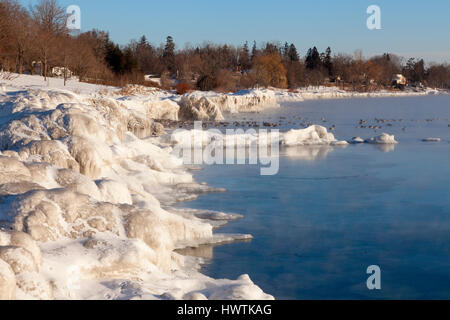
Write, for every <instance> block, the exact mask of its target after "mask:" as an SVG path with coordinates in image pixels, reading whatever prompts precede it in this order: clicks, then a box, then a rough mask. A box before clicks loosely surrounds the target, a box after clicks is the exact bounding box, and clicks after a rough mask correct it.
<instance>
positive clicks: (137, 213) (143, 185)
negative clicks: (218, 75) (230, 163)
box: [0, 76, 429, 299]
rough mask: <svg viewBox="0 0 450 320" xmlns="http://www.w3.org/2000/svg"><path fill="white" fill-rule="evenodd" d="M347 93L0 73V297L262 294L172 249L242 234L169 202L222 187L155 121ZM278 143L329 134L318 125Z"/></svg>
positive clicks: (216, 216) (329, 138)
mask: <svg viewBox="0 0 450 320" xmlns="http://www.w3.org/2000/svg"><path fill="white" fill-rule="evenodd" d="M428 93H429V92H424V93H414V94H428ZM379 94H380V95H383V94H386V95H391V93H379ZM345 95H347V93H343V92H339V91H337V90H335V89H328V88H326V89H324V88H323V89H319V90H318V91H312V92H310V89H304V90H303V91H301V92H300V93H289V92H287V91H281V90H278V91H274V90H251V91H245V92H239V93H236V94H226V95H223V94H215V93H199V92H195V93H192V94H189V95H186V96H182V97H180V96H176V95H174V94H173V93H170V92H166V91H161V90H157V89H150V88H142V87H128V88H126V89H119V88H112V87H104V86H98V85H92V84H86V83H79V82H77V81H69V82H68V84H67V86H66V87H64V86H63V81H62V79H53V78H50V79H48V81H47V82H46V81H44V80H43V78H41V77H38V76H17V77H13V79H10V80H4V79H3V80H1V82H0V228H1V229H0V299H272V298H273V297H272V296H270V295H268V294H265V293H264V292H263V291H262V290H261V289H260V288H259V287H258V286H256V285H255V284H254V283H253V282H252V281H251V280H250V278H249V277H248V276H247V275H243V276H241V277H239V279H237V280H216V279H211V278H209V277H206V276H204V275H202V274H201V273H199V272H198V266H199V264H200V263H201V262H202V261H201V260H199V259H198V258H192V257H184V256H182V255H180V254H178V253H176V252H175V250H176V249H182V248H186V247H195V246H199V245H202V244H208V243H220V242H229V241H233V240H235V239H250V238H251V236H250V235H224V234H216V233H215V232H213V231H214V230H215V228H216V227H217V226H220V225H223V223H226V222H228V221H231V220H233V219H236V218H239V215H229V214H225V213H220V212H219V213H218V212H214V211H207V212H205V211H195V210H192V209H190V210H180V209H174V208H172V207H171V206H172V205H173V204H175V203H178V202H180V201H185V200H190V199H194V198H195V197H197V196H198V195H199V194H201V193H206V192H219V191H223V190H214V189H213V188H211V187H209V186H207V185H203V184H199V183H197V182H196V181H194V179H193V177H192V174H191V173H190V172H189V171H188V170H187V168H186V167H184V166H183V164H182V161H181V159H179V158H176V157H175V156H173V155H172V153H171V152H172V147H173V145H172V144H168V143H164V142H165V141H166V140H167V136H164V128H163V127H162V126H161V125H160V124H158V123H156V122H154V121H153V119H168V120H179V119H181V120H183V119H189V120H192V119H193V120H198V119H201V120H211V119H212V120H220V119H223V117H224V114H226V113H237V112H243V111H245V112H248V111H257V110H261V109H262V108H272V107H279V105H278V103H279V102H282V101H288V100H289V101H292V100H295V99H297V100H299V101H301V100H302V99H312V98H335V97H337V96H342V97H344V96H345ZM348 96H350V94H348ZM346 97H347V96H346ZM191 133H192V132H191ZM191 133H189V132H188V133H187V134H188V135H189V134H191ZM155 136H159V137H162V138H154V137H155ZM282 141H283V143H285V144H294V145H303V144H335V143H338V142H337V141H336V140H335V139H334V136H333V135H332V134H330V133H328V132H327V131H326V129H325V128H323V127H319V126H313V127H311V128H308V129H305V130H303V131H302V130H294V131H292V132H288V133H286V134H285V135H284V136H283V140H282ZM372 142H375V143H395V140H394V137H390V136H382V137H380V138H379V139H378V140H377V139H374V140H373V141H372Z"/></svg>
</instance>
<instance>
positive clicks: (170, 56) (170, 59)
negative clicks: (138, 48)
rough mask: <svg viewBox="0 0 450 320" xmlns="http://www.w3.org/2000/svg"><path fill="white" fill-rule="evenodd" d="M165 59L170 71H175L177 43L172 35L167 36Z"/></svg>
mask: <svg viewBox="0 0 450 320" xmlns="http://www.w3.org/2000/svg"><path fill="white" fill-rule="evenodd" d="M163 61H164V64H165V65H166V67H167V70H169V71H170V72H175V69H176V68H175V43H174V41H173V38H172V37H171V36H168V37H167V40H166V45H165V47H164V52H163Z"/></svg>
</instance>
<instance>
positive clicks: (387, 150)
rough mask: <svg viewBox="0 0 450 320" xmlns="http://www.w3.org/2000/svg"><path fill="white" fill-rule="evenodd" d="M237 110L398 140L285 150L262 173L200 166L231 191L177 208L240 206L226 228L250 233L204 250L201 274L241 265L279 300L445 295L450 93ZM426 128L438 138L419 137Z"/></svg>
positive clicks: (228, 271)
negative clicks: (377, 274) (372, 275)
mask: <svg viewBox="0 0 450 320" xmlns="http://www.w3.org/2000/svg"><path fill="white" fill-rule="evenodd" d="M244 118H245V119H246V120H254V121H261V120H264V121H272V122H276V123H278V124H280V126H279V127H280V129H281V130H288V129H290V128H301V127H302V126H301V123H302V122H303V123H314V124H319V125H324V126H326V127H327V128H330V127H332V126H333V125H335V126H336V130H335V131H334V132H333V133H334V134H335V136H336V138H337V139H338V140H349V139H351V138H352V137H354V136H360V137H362V138H364V139H366V138H369V137H372V136H376V135H379V134H381V133H382V132H386V133H389V134H395V135H396V140H397V141H399V144H398V145H395V146H376V145H367V144H363V145H350V146H347V147H329V146H316V147H295V148H282V149H281V150H280V153H281V155H280V157H281V158H280V172H279V174H278V175H276V176H269V177H263V176H260V175H259V168H258V167H257V166H254V167H253V166H236V165H235V166H205V167H204V168H203V170H202V171H199V172H197V173H196V179H197V180H198V181H201V182H207V183H208V184H210V185H212V186H214V187H220V188H226V189H227V190H228V191H227V192H226V193H218V194H209V195H205V196H201V197H200V198H199V199H198V200H196V201H194V202H190V203H187V204H186V203H185V204H183V206H189V207H193V208H204V209H214V210H219V211H224V212H235V213H240V214H243V215H244V216H245V218H244V219H243V220H239V221H237V222H233V223H230V224H229V225H228V226H226V227H225V228H224V229H223V230H221V232H227V233H228V232H229V233H250V234H252V235H253V236H254V240H253V241H251V242H245V243H239V242H238V243H233V244H229V245H225V246H218V247H215V248H213V249H208V250H205V248H202V250H203V251H204V252H207V253H208V254H207V255H206V258H208V259H207V263H206V264H205V266H204V269H203V271H204V272H205V273H206V274H208V275H210V276H212V277H214V278H233V279H235V278H237V277H238V276H239V275H241V274H243V273H248V274H249V275H250V276H251V278H252V279H253V280H254V282H255V283H256V284H257V285H259V286H260V287H261V288H262V289H263V290H264V291H265V292H267V293H269V294H272V295H274V296H275V297H276V298H277V299H359V298H363V299H379V298H388V299H417V298H421V299H439V298H440V299H446V298H448V297H449V295H450V259H449V255H450V206H449V205H450V190H449V187H448V186H449V185H450V166H449V159H450V127H449V124H450V120H449V119H450V97H449V96H447V95H443V96H430V97H414V98H412V97H411V98H381V99H380V98H377V99H351V100H319V101H309V102H302V103H298V104H286V105H283V106H282V107H281V108H280V109H277V110H270V111H267V112H263V113H259V114H247V115H242V114H240V115H238V116H236V117H232V118H231V119H232V120H242V119H244ZM376 119H378V120H380V119H383V120H384V121H377V120H376ZM361 120H364V121H365V122H364V124H363V125H364V126H369V125H377V126H382V128H381V129H377V130H374V129H369V128H360V121H361ZM325 121H326V122H325ZM388 124H390V125H389V126H388ZM431 137H433V138H441V142H440V143H430V142H428V143H427V142H423V141H422V139H425V138H431ZM200 255H201V254H200ZM370 265H379V266H380V267H381V272H382V290H380V291H369V290H368V289H367V287H366V280H367V278H368V276H369V275H367V274H366V269H367V267H368V266H370Z"/></svg>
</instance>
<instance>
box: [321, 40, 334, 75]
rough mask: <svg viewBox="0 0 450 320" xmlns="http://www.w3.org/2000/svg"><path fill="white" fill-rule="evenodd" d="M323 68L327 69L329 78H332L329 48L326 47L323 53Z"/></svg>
mask: <svg viewBox="0 0 450 320" xmlns="http://www.w3.org/2000/svg"><path fill="white" fill-rule="evenodd" d="M323 66H324V67H325V69H327V71H328V75H329V76H330V77H331V76H333V61H332V58H331V48H330V47H328V48H327V50H326V51H325V57H324V60H323Z"/></svg>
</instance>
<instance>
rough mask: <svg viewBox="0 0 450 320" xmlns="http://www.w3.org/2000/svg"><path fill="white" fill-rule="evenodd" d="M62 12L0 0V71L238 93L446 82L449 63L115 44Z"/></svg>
mask: <svg viewBox="0 0 450 320" xmlns="http://www.w3.org/2000/svg"><path fill="white" fill-rule="evenodd" d="M66 21H67V15H66V13H65V10H64V8H63V7H61V6H60V5H59V4H58V2H57V0H40V1H39V2H38V3H37V4H36V5H34V6H32V7H30V8H24V7H23V6H21V5H20V4H19V3H18V1H17V0H0V70H5V71H9V72H16V73H29V74H35V73H39V74H40V75H42V76H44V77H49V76H52V75H53V74H52V70H53V68H54V67H58V68H62V69H63V70H64V76H65V77H66V70H70V71H71V72H73V74H74V75H76V76H77V77H79V79H80V81H87V82H95V83H103V84H110V85H124V84H127V83H136V84H147V85H156V84H154V83H153V84H152V83H151V82H147V81H145V78H144V75H154V77H159V78H161V86H162V87H164V88H169V87H171V86H173V85H174V83H177V84H178V89H179V90H181V91H186V90H190V89H199V90H217V91H235V90H239V89H244V88H253V87H268V86H272V87H278V88H292V89H293V88H296V87H300V86H309V85H314V86H318V85H339V86H342V87H343V88H347V89H352V90H360V91H371V90H377V89H380V88H388V87H391V86H392V79H393V77H394V76H395V75H396V74H403V75H404V76H405V77H406V78H407V80H408V82H409V83H410V84H412V85H425V86H432V87H437V88H449V87H450V66H449V65H448V64H431V65H429V66H426V65H425V63H424V61H423V60H421V59H418V60H416V59H413V58H411V59H409V60H407V61H406V62H405V60H404V59H403V58H401V57H399V56H396V55H394V54H389V53H386V54H383V55H379V56H375V57H371V58H364V57H363V55H362V52H360V51H358V52H355V54H353V55H348V54H333V52H332V50H331V48H329V47H328V48H327V49H326V50H325V51H324V52H319V50H318V49H317V48H316V47H313V48H310V49H308V50H305V52H304V54H303V55H302V54H301V52H299V51H298V50H297V48H296V47H295V45H294V44H292V43H291V44H290V43H287V42H286V43H284V44H282V43H272V42H269V43H265V44H263V45H260V46H258V45H257V44H256V42H253V43H252V44H251V48H250V44H249V43H248V42H246V43H244V44H242V45H240V46H234V45H227V44H225V45H218V44H213V43H204V44H202V45H198V46H189V45H186V46H185V47H184V48H182V49H177V46H176V44H175V41H174V39H173V38H172V37H170V36H169V37H167V39H166V42H165V43H164V44H161V45H159V46H155V45H153V44H151V43H150V42H149V41H148V39H147V38H146V37H145V36H142V37H141V38H140V39H139V40H132V41H130V42H129V43H128V44H127V45H124V46H120V45H118V44H116V43H114V42H113V41H112V40H111V39H110V37H109V35H108V33H107V32H105V31H101V30H92V31H88V32H84V33H80V34H71V33H70V31H69V30H68V29H67V28H66Z"/></svg>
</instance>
